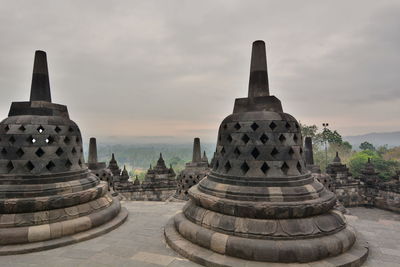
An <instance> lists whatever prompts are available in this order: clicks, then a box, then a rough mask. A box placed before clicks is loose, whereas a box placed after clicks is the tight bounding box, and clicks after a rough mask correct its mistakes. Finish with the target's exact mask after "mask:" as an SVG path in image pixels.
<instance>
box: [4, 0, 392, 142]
mask: <svg viewBox="0 0 400 267" xmlns="http://www.w3.org/2000/svg"><path fill="white" fill-rule="evenodd" d="M398 17H400V5H399V4H398V2H396V1H361V0H360V1H351V2H349V1H324V2H322V1H302V2H301V3H300V1H279V2H277V1H153V0H149V1H104V0H103V1H100V0H96V1H94V0H93V1H84V2H83V1H50V0H48V1H8V2H3V3H2V4H1V7H0V34H1V36H2V38H0V57H1V58H2V61H1V63H0V88H1V90H0V99H1V101H2V102H1V105H0V114H3V115H2V116H3V117H5V116H6V114H7V112H8V108H9V104H10V102H11V101H21V100H26V99H28V97H29V88H30V79H31V71H32V65H33V54H34V50H36V49H44V50H46V51H47V52H48V60H49V70H50V79H51V80H50V82H51V87H52V94H53V101H54V102H57V103H62V104H66V105H68V108H69V110H70V114H71V117H72V118H73V119H74V120H75V121H77V122H78V123H79V125H80V127H81V128H82V129H81V130H82V132H83V133H84V134H85V135H87V136H92V135H96V136H109V135H121V136H143V135H148V136H160V135H168V136H171V135H173V136H176V137H178V138H186V139H187V140H191V139H192V137H193V135H196V132H198V133H199V135H201V136H200V137H202V138H203V139H204V140H209V141H212V142H214V141H215V136H216V131H217V129H218V124H219V123H220V121H222V119H223V118H224V117H225V116H226V115H228V114H229V113H231V112H232V109H233V102H234V99H235V98H237V97H243V96H245V95H246V93H247V83H248V74H249V73H248V72H249V61H250V49H251V42H252V41H254V40H256V39H264V40H265V41H266V42H267V45H268V47H267V56H268V65H269V66H268V68H269V77H270V85H271V93H273V94H275V95H276V96H277V97H279V98H280V99H281V100H282V103H283V107H284V110H285V111H286V112H288V113H291V114H293V115H294V116H295V117H296V118H297V119H299V120H301V121H302V122H305V123H316V124H320V123H321V122H323V121H329V122H330V124H331V125H333V126H334V128H336V129H338V130H339V131H342V132H343V134H346V135H349V134H358V133H361V132H368V131H395V130H399V128H400V121H399V120H397V118H396V117H397V114H398V113H399V111H400V110H399V108H398V107H399V103H400V90H398V85H399V84H400V76H399V75H398V69H399V64H400V60H399V57H400V52H399V49H398V47H400V39H399V38H400V35H398V32H399V27H400V20H399V19H398Z"/></svg>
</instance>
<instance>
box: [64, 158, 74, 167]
mask: <svg viewBox="0 0 400 267" xmlns="http://www.w3.org/2000/svg"><path fill="white" fill-rule="evenodd" d="M71 166H72V162H71V161H70V160H69V159H67V162H65V167H67V169H69V168H71Z"/></svg>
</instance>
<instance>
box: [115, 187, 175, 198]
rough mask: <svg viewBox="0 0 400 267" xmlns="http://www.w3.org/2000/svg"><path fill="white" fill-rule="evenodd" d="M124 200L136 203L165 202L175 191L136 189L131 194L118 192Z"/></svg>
mask: <svg viewBox="0 0 400 267" xmlns="http://www.w3.org/2000/svg"><path fill="white" fill-rule="evenodd" d="M119 194H120V195H121V196H122V197H123V199H124V200H134V201H135V200H136V201H166V200H167V199H168V198H169V197H171V196H172V195H173V194H175V189H164V190H163V189H153V190H144V189H138V190H136V191H132V192H119Z"/></svg>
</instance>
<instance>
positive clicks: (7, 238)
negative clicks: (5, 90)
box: [0, 51, 127, 255]
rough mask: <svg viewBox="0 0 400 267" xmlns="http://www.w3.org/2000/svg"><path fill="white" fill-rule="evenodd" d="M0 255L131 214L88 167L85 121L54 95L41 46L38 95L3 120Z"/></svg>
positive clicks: (35, 81)
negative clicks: (79, 123)
mask: <svg viewBox="0 0 400 267" xmlns="http://www.w3.org/2000/svg"><path fill="white" fill-rule="evenodd" d="M0 151H1V153H0V255H4V254H18V253H26V252H31V251H38V250H42V249H48V248H54V247H58V246H62V245H67V244H71V243H75V242H78V241H81V240H86V239H89V238H92V237H95V236H98V235H100V234H102V233H106V232H108V231H110V230H112V229H114V228H116V227H117V226H119V225H120V224H121V223H122V222H123V221H124V220H125V219H126V217H127V211H126V210H125V209H121V205H120V203H119V201H118V200H116V199H115V198H112V197H111V196H110V195H109V193H108V186H107V183H105V182H101V181H100V180H99V179H98V178H97V177H96V176H95V175H93V174H91V172H90V171H89V169H88V168H87V166H86V164H85V161H84V158H83V149H82V137H81V133H80V130H79V128H78V126H77V125H76V124H75V122H73V121H72V120H70V118H69V115H68V110H67V107H66V106H64V105H60V104H54V103H52V102H51V94H50V83H49V77H48V70H47V58H46V53H45V52H43V51H36V53H35V62H34V68H33V77H32V87H31V95H30V101H27V102H13V103H12V104H11V108H10V111H9V114H8V118H6V119H4V120H3V121H2V122H1V123H0Z"/></svg>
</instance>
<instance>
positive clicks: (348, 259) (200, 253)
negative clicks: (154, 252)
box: [164, 218, 369, 267]
mask: <svg viewBox="0 0 400 267" xmlns="http://www.w3.org/2000/svg"><path fill="white" fill-rule="evenodd" d="M348 227H349V226H348ZM204 230H205V231H207V229H204ZM164 235H165V239H166V241H167V244H168V245H169V246H170V247H171V248H172V249H174V250H175V251H176V252H178V253H179V254H181V255H182V256H183V257H185V258H188V259H189V260H191V261H193V262H196V263H198V264H201V265H204V266H213V267H214V266H218V267H227V266H232V267H236V266H237V267H239V266H240V267H242V266H246V267H247V266H248V267H250V266H251V267H257V266H260V267H261V266H271V267H272V266H273V267H287V266H290V267H311V266H312V267H319V266H320V267H333V266H341V267H345V266H346V267H347V266H349V267H350V266H351V267H357V266H361V265H362V264H363V263H364V262H365V260H366V259H367V256H368V251H369V249H368V243H367V242H366V241H365V240H364V239H363V237H362V236H361V235H360V234H359V233H357V239H356V241H355V243H354V245H353V246H352V247H351V248H350V249H349V250H347V251H346V252H344V253H342V254H340V255H338V256H335V257H328V258H325V259H323V260H319V261H313V262H308V263H277V262H261V261H250V260H244V259H241V258H236V257H231V256H227V255H224V254H220V253H216V252H214V251H212V250H209V249H206V248H204V247H201V246H199V245H196V244H194V243H192V242H190V241H188V240H187V239H185V238H184V237H183V236H182V235H181V234H180V233H179V232H178V231H177V230H176V226H175V218H171V219H170V220H169V221H168V223H167V224H166V226H165V228H164ZM218 235H219V237H218V238H215V243H214V244H212V246H213V247H214V248H215V249H216V250H218V249H219V250H221V252H223V250H224V246H223V242H222V240H224V237H223V236H225V235H224V234H218Z"/></svg>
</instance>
